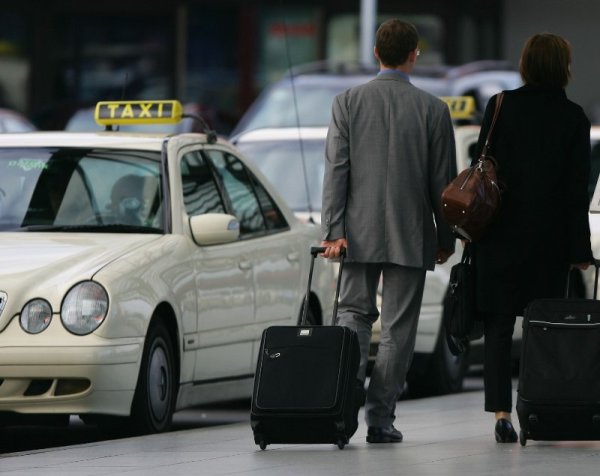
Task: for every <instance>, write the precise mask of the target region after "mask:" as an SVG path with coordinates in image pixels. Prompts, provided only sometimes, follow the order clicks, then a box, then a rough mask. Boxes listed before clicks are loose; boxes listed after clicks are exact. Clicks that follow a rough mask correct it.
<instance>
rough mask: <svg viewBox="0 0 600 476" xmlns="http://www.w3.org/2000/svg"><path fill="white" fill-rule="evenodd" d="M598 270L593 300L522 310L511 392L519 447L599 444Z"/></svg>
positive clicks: (550, 302) (545, 302) (535, 304)
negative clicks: (513, 392) (582, 442)
mask: <svg viewBox="0 0 600 476" xmlns="http://www.w3.org/2000/svg"><path fill="white" fill-rule="evenodd" d="M599 264H600V261H598V260H595V267H596V278H595V279H596V281H595V285H594V299H570V298H565V299H537V300H534V301H532V302H531V303H530V304H529V305H528V306H527V309H526V310H525V316H524V319H523V342H522V348H521V362H520V372H519V386H518V391H517V414H518V417H519V424H520V426H521V432H520V435H519V441H520V443H521V445H522V446H525V445H526V443H527V440H548V441H558V440H599V439H600V301H596V295H597V288H598V266H599ZM568 288H569V285H568V284H567V295H568V294H569V292H568Z"/></svg>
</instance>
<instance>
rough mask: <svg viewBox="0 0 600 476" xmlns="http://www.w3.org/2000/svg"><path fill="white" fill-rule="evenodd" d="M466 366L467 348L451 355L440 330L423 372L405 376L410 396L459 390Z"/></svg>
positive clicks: (467, 359)
mask: <svg viewBox="0 0 600 476" xmlns="http://www.w3.org/2000/svg"><path fill="white" fill-rule="evenodd" d="M468 366H469V352H468V350H467V351H465V352H463V353H461V354H459V355H453V354H452V352H450V349H449V348H448V344H447V342H446V339H445V336H444V333H443V331H442V332H440V334H439V336H438V342H437V345H436V346H435V351H434V352H433V354H432V355H431V357H430V358H429V362H428V364H427V367H426V370H425V372H424V373H419V374H416V375H410V374H409V376H407V382H408V392H409V394H410V396H411V397H429V396H432V395H446V394H448V393H457V392H460V391H461V390H462V387H463V381H464V378H465V374H466V373H467V369H468Z"/></svg>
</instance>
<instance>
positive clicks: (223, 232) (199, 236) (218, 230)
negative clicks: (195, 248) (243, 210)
mask: <svg viewBox="0 0 600 476" xmlns="http://www.w3.org/2000/svg"><path fill="white" fill-rule="evenodd" d="M190 228H191V230H192V236H193V238H194V241H195V242H196V243H197V244H199V245H201V246H203V245H219V244H224V243H231V242H233V241H236V240H237V239H238V238H239V236H240V222H239V221H238V220H237V218H236V217H234V216H233V215H226V214H225V213H205V214H204V215H195V216H193V217H191V218H190Z"/></svg>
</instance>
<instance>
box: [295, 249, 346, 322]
mask: <svg viewBox="0 0 600 476" xmlns="http://www.w3.org/2000/svg"><path fill="white" fill-rule="evenodd" d="M326 249H327V248H325V247H324V246H311V247H310V256H311V258H310V270H309V272H308V283H307V287H306V294H305V296H304V306H303V309H302V320H301V321H300V325H302V326H305V325H306V318H307V317H308V306H309V296H310V286H311V284H312V277H313V270H314V267H315V259H316V258H317V256H318V255H319V254H321V253H323V252H324V251H325V250H326ZM345 256H346V250H345V249H342V253H341V254H340V268H339V270H338V277H337V283H336V285H335V298H334V301H333V319H332V325H334V326H335V325H336V323H337V308H338V298H339V296H340V282H341V279H342V269H343V268H344V257H345Z"/></svg>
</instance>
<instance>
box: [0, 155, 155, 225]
mask: <svg viewBox="0 0 600 476" xmlns="http://www.w3.org/2000/svg"><path fill="white" fill-rule="evenodd" d="M160 170H161V168H160V153H159V152H148V151H136V150H108V149H73V148H10V149H9V148H6V149H0V231H16V230H18V231H67V232H68V231H72V232H86V231H87V232H111V233H162V232H163V221H164V220H163V209H164V207H163V191H162V186H161V175H160Z"/></svg>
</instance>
